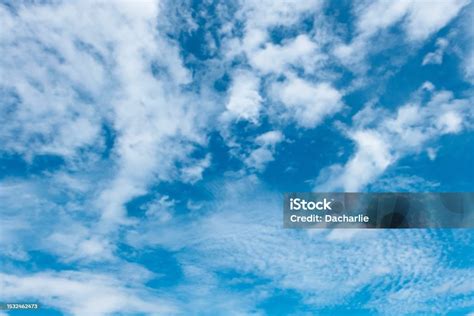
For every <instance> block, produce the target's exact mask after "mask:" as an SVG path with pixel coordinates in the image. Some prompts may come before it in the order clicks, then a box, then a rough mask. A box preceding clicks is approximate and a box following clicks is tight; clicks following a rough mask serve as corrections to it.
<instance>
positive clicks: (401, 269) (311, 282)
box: [130, 177, 473, 314]
mask: <svg viewBox="0 0 474 316" xmlns="http://www.w3.org/2000/svg"><path fill="white" fill-rule="evenodd" d="M214 187H215V188H216V189H215V191H214V192H213V193H214V195H215V196H218V197H219V198H218V199H217V200H214V201H212V203H211V204H209V205H208V210H207V213H206V216H202V217H200V218H199V219H198V220H196V221H194V222H192V223H190V222H189V220H188V218H182V219H181V221H177V222H175V223H174V226H171V225H169V226H167V229H166V235H167V237H166V238H163V236H161V235H157V234H156V233H155V232H156V228H153V227H148V229H145V230H142V229H140V228H138V230H137V232H130V233H131V234H132V233H133V235H134V236H135V237H134V239H135V242H137V244H141V245H142V247H149V246H151V245H155V246H157V245H159V246H163V247H167V248H168V247H169V248H170V249H175V250H179V249H186V250H189V251H186V255H183V256H181V257H180V262H181V264H182V265H183V266H193V267H198V268H196V269H197V270H198V271H196V272H197V273H199V272H202V271H203V270H204V271H205V272H206V277H205V278H204V277H202V278H201V279H200V280H201V281H200V283H205V284H208V282H209V279H212V278H213V277H216V276H218V275H220V273H222V272H232V273H235V274H236V275H243V276H246V275H250V276H258V278H257V280H259V281H260V282H261V283H264V284H266V291H271V289H277V290H290V291H296V292H297V293H298V294H299V295H300V296H301V299H302V301H303V304H304V305H305V306H306V307H312V306H314V307H316V308H323V307H326V306H334V305H337V304H341V302H347V301H348V300H350V299H351V298H353V295H354V293H358V292H359V291H365V289H367V288H369V289H368V292H367V295H368V297H367V299H366V300H365V301H366V302H367V306H364V307H366V308H369V309H371V310H374V311H378V312H383V313H387V308H386V307H385V306H390V308H391V309H393V310H395V311H398V310H400V311H404V310H406V309H409V310H410V311H411V313H417V312H418V313H420V312H423V311H425V309H426V308H431V305H432V297H433V296H430V295H433V293H432V291H433V289H434V288H437V287H439V286H442V284H444V283H445V282H447V281H449V280H450V279H451V273H453V275H456V282H454V284H452V285H450V286H448V288H449V289H450V290H449V291H443V292H439V294H434V295H436V297H437V298H438V299H436V300H435V301H436V304H434V305H433V306H432V313H435V314H439V313H441V314H442V313H443V312H445V311H447V310H449V308H450V307H451V305H449V304H448V303H446V302H447V301H453V302H462V301H463V300H464V301H465V300H468V299H469V295H471V294H472V293H473V290H472V289H471V288H469V287H466V283H468V281H469V276H466V275H465V274H464V273H471V272H469V271H470V270H468V271H464V270H462V269H451V268H450V264H451V263H450V261H448V260H447V259H444V258H446V256H445V253H444V251H446V248H445V247H443V245H444V243H450V241H448V240H449V239H447V238H446V236H443V234H442V233H439V234H438V233H433V232H428V231H424V230H378V231H367V230H359V231H348V232H347V233H344V232H342V233H339V232H336V231H332V230H329V231H325V230H316V231H314V232H311V233H310V232H308V231H298V230H282V229H281V205H280V204H281V196H280V194H277V193H272V192H269V191H267V190H265V188H262V185H261V183H259V182H258V181H255V178H253V177H250V178H243V179H242V178H241V179H229V180H228V181H224V182H219V183H218V184H216V185H215V186H214ZM243 197H245V198H244V199H243ZM142 228H144V227H142ZM465 234H466V236H470V235H469V233H467V232H465ZM236 236H237V237H238V238H236ZM470 242H471V241H470V239H469V238H467V240H465V241H463V242H461V243H462V245H466V246H467V245H469V243H470ZM458 246H459V245H458ZM448 248H449V247H448ZM321 253H324V256H321ZM193 271H195V269H193ZM314 271H318V273H312V272H314ZM463 274H464V277H463ZM199 275H201V274H199ZM252 278H254V277H252ZM410 280H411V281H410ZM378 282H384V284H385V285H386V286H384V287H383V290H380V291H378V290H377V291H372V290H371V288H372V286H373V285H374V284H378ZM400 282H403V283H402V284H403V286H402V288H403V289H406V290H408V291H419V292H420V293H421V294H420V295H416V296H414V297H413V298H410V299H409V301H410V302H411V303H413V304H412V305H410V306H409V307H407V306H406V302H404V301H403V300H394V301H393V304H388V303H391V302H392V301H391V300H389V299H387V298H388V297H389V296H390V295H392V294H393V295H394V296H396V295H397V294H396V293H398V292H399V291H400V289H401V287H400ZM216 287H217V289H216V291H217V293H221V292H222V291H225V290H224V289H223V288H225V283H224V284H222V285H221V287H219V285H217V284H216ZM219 289H221V290H219ZM260 289H261V287H259V286H248V287H247V288H246V291H245V293H247V294H249V295H254V301H253V304H255V303H257V304H258V302H261V301H260V299H259V297H258V295H259V290H260ZM454 291H458V292H459V293H460V294H459V295H458V294H455V292H454ZM211 293H212V292H211ZM364 293H365V292H364ZM210 295H212V294H210ZM443 295H444V296H443ZM446 295H447V296H449V300H446V299H439V298H440V297H444V298H446ZM385 303H387V304H385ZM190 304H191V305H194V304H199V302H197V303H194V302H193V301H191V302H190ZM250 306H252V305H250ZM250 308H251V307H250ZM398 314H400V313H398Z"/></svg>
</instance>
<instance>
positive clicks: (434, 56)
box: [422, 38, 449, 66]
mask: <svg viewBox="0 0 474 316" xmlns="http://www.w3.org/2000/svg"><path fill="white" fill-rule="evenodd" d="M448 44H449V42H448V41H447V40H446V39H444V38H439V39H438V40H437V41H436V50H435V51H434V52H431V53H428V54H426V56H425V57H424V58H423V62H422V65H423V66H424V65H429V64H436V65H440V64H442V63H443V55H444V52H445V50H446V48H447V47H448Z"/></svg>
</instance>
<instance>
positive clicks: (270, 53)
mask: <svg viewBox="0 0 474 316" xmlns="http://www.w3.org/2000/svg"><path fill="white" fill-rule="evenodd" d="M247 54H248V56H249V59H250V64H251V65H252V66H253V67H254V68H255V69H258V70H259V71H261V72H262V73H263V74H268V73H272V72H273V73H277V74H280V73H285V72H286V71H288V68H289V67H290V66H291V67H302V68H304V69H307V70H311V69H314V65H315V63H317V62H319V61H320V60H321V59H323V57H322V55H321V54H319V53H318V52H317V45H316V44H315V43H314V42H312V41H311V40H310V39H309V37H308V36H307V35H305V34H302V35H298V36H297V37H295V38H294V39H291V40H290V41H288V42H287V43H284V44H282V45H275V44H272V43H266V44H265V46H264V47H263V48H261V49H258V50H254V51H251V52H247Z"/></svg>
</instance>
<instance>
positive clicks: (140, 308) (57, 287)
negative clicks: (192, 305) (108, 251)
mask: <svg viewBox="0 0 474 316" xmlns="http://www.w3.org/2000/svg"><path fill="white" fill-rule="evenodd" d="M129 272H132V271H129ZM0 287H1V288H2V296H3V299H4V300H10V301H17V300H18V298H22V299H27V298H28V299H32V300H34V301H40V304H42V305H43V306H45V307H53V308H56V309H59V310H61V311H64V312H66V313H70V314H73V315H97V316H100V315H110V314H113V313H123V312H128V313H146V314H148V315H170V314H175V313H177V308H176V306H175V303H174V302H173V301H172V300H171V299H162V298H159V297H156V296H152V295H150V293H147V292H145V291H144V289H143V288H140V287H136V286H133V285H132V286H130V285H127V284H126V283H125V282H123V280H120V279H115V278H114V277H112V276H110V275H106V274H104V275H101V274H96V273H91V272H72V271H63V272H42V273H36V274H29V275H28V274H26V275H17V274H6V273H0Z"/></svg>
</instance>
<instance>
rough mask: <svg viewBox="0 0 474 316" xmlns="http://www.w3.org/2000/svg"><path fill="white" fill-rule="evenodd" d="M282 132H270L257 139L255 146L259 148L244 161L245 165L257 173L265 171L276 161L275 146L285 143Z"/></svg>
mask: <svg viewBox="0 0 474 316" xmlns="http://www.w3.org/2000/svg"><path fill="white" fill-rule="evenodd" d="M283 138H284V137H283V134H282V133H281V132H280V131H270V132H266V133H264V134H262V135H259V136H258V137H257V138H255V144H257V145H258V146H259V147H258V148H256V149H254V150H252V151H251V152H250V154H249V155H248V156H247V157H246V158H245V159H244V163H245V165H247V167H249V168H254V169H256V170H257V171H263V170H264V169H265V167H266V165H267V164H268V163H269V162H271V161H273V160H274V157H273V155H274V153H275V146H276V145H277V144H278V143H280V142H281V141H283Z"/></svg>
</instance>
